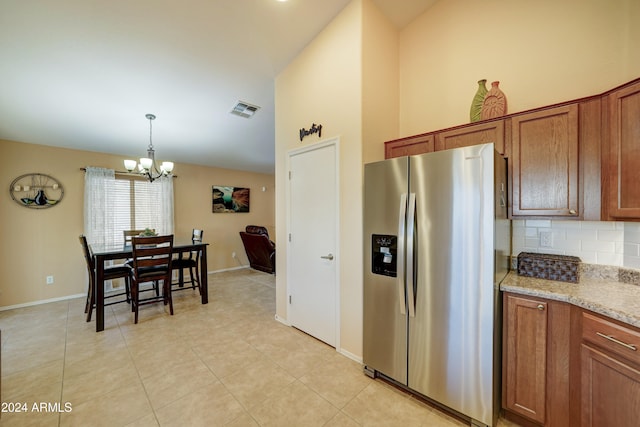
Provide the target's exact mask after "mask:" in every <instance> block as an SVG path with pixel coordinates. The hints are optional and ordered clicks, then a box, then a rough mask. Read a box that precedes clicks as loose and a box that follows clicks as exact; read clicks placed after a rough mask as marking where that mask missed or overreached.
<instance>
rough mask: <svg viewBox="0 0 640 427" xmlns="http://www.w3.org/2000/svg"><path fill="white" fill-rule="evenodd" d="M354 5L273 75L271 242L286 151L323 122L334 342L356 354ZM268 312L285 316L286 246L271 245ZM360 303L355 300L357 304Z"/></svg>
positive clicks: (283, 217) (279, 219)
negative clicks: (330, 173) (333, 145)
mask: <svg viewBox="0 0 640 427" xmlns="http://www.w3.org/2000/svg"><path fill="white" fill-rule="evenodd" d="M361 20H362V18H361V2H360V0H357V1H354V2H352V3H350V4H349V5H348V6H347V7H346V8H345V9H344V10H343V11H342V13H340V15H339V16H338V17H336V18H335V19H334V20H333V22H331V23H330V24H329V25H328V26H327V28H325V29H324V30H323V31H322V33H321V34H320V35H319V36H318V37H317V38H316V39H315V40H314V41H313V42H312V43H311V44H310V45H308V46H307V47H306V48H305V49H304V51H303V52H302V53H301V54H300V55H299V56H298V57H297V58H296V59H295V60H294V61H293V62H292V63H291V64H290V65H289V66H288V67H287V68H286V69H285V70H284V71H283V72H282V73H281V74H280V75H279V76H278V77H277V78H276V82H275V99H276V115H275V116H276V126H275V128H276V187H277V198H276V225H277V232H278V241H280V242H286V241H287V239H286V233H287V222H286V221H287V203H286V191H287V190H286V188H287V187H286V186H287V179H286V177H287V158H288V154H287V153H288V152H289V151H290V150H293V149H297V148H300V147H303V146H306V145H310V144H313V143H317V142H318V141H319V140H320V138H318V136H317V134H314V135H311V136H308V137H306V138H305V139H304V142H300V139H299V136H298V130H299V129H301V128H307V129H308V128H309V127H310V126H311V124H312V123H319V124H322V125H323V128H322V140H326V139H331V138H335V137H339V138H340V145H339V147H340V165H339V168H340V169H339V180H340V184H341V190H340V218H339V228H340V230H341V231H340V234H341V236H342V239H341V240H340V242H339V244H340V248H339V253H340V259H339V265H340V273H339V276H340V281H341V284H342V286H341V292H340V299H341V301H342V304H341V307H340V317H341V327H340V337H341V347H343V348H345V349H346V351H349V352H353V353H355V354H359V353H360V351H361V350H360V344H359V341H358V339H359V338H357V337H360V336H361V334H362V332H361V329H362V328H361V325H362V316H361V310H357V309H353V307H354V303H353V302H354V300H355V301H356V303H355V307H358V302H357V301H360V300H361V299H362V297H361V288H362V280H361V272H360V265H361V264H362V262H361V257H360V253H361V252H362V251H361V243H360V240H356V239H349V238H345V237H349V236H351V235H352V233H353V232H358V230H360V229H361V228H362V227H361V221H360V218H361V210H362V201H361V196H360V195H361V186H362V178H361V173H360V171H361V167H362V150H361V141H362V131H361V123H362V108H361V102H362V80H361V75H362V64H361V57H362V44H361V28H362V25H361ZM277 262H278V265H277V271H278V274H277V276H276V298H277V300H276V312H277V315H278V317H280V318H282V319H284V320H286V319H287V304H286V298H287V265H286V244H284V243H283V244H280V246H279V247H278V259H277ZM360 305H361V303H360Z"/></svg>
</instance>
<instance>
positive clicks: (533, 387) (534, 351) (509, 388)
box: [504, 295, 547, 424]
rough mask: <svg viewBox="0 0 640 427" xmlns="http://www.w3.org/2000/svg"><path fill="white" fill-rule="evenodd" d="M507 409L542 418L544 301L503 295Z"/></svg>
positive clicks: (544, 364)
mask: <svg viewBox="0 0 640 427" xmlns="http://www.w3.org/2000/svg"><path fill="white" fill-rule="evenodd" d="M504 324H505V337H506V340H505V348H504V353H505V360H506V362H505V377H506V378H505V382H506V385H505V395H506V396H505V401H506V409H508V410H510V411H512V412H515V413H517V414H519V415H522V416H525V417H527V418H529V419H531V420H533V421H537V422H539V423H540V424H544V421H545V397H546V366H547V303H546V302H540V301H536V300H532V299H529V298H522V297H517V296H513V295H506V296H505V321H504Z"/></svg>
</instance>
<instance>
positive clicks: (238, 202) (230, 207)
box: [212, 185, 249, 213]
mask: <svg viewBox="0 0 640 427" xmlns="http://www.w3.org/2000/svg"><path fill="white" fill-rule="evenodd" d="M212 204H213V213H224V212H249V189H248V188H243V187H229V186H224V185H214V186H213V203H212Z"/></svg>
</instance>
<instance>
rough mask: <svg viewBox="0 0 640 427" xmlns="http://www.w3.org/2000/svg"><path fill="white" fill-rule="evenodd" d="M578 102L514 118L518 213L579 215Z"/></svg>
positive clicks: (512, 170)
mask: <svg viewBox="0 0 640 427" xmlns="http://www.w3.org/2000/svg"><path fill="white" fill-rule="evenodd" d="M578 110H579V109H578V104H570V105H565V106H561V107H555V108H550V109H547V110H542V111H536V112H533V113H528V114H522V115H518V116H514V117H512V118H511V154H512V156H511V158H510V162H509V169H510V175H511V178H512V192H511V194H512V198H511V203H512V215H513V217H518V216H539V217H549V216H553V217H563V216H564V217H578V216H579V215H580V212H579V209H578V208H579V206H578V201H579V195H578V178H579V170H578V162H579V157H578V154H579V152H578V145H579V140H578V135H579V130H578Z"/></svg>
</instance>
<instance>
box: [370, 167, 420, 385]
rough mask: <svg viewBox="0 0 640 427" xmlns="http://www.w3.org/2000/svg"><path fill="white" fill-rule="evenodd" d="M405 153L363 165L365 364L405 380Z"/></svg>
mask: <svg viewBox="0 0 640 427" xmlns="http://www.w3.org/2000/svg"><path fill="white" fill-rule="evenodd" d="M408 166H409V163H408V159H407V158H406V157H401V158H396V159H390V160H386V161H383V162H377V163H370V164H367V165H365V168H364V183H365V184H364V230H363V236H364V289H363V299H364V301H363V302H364V307H363V310H364V313H363V321H364V335H363V362H364V364H365V366H366V367H367V368H369V369H371V370H375V371H378V372H381V373H383V374H384V375H386V376H388V377H390V378H393V379H394V380H396V381H398V382H400V383H402V384H405V385H406V383H407V315H406V312H407V310H406V288H405V283H404V278H405V270H404V257H405V229H406V206H407V200H408V196H407V190H408V170H409V168H408Z"/></svg>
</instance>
